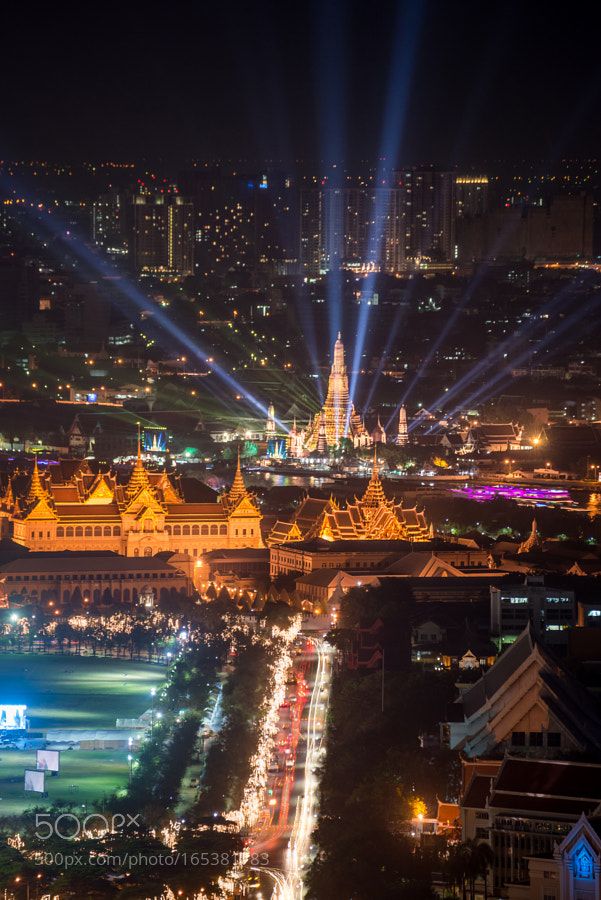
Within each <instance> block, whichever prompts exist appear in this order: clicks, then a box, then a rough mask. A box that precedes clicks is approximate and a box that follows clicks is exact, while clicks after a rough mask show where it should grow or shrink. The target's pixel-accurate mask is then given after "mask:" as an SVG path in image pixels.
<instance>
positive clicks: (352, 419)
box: [307, 332, 365, 452]
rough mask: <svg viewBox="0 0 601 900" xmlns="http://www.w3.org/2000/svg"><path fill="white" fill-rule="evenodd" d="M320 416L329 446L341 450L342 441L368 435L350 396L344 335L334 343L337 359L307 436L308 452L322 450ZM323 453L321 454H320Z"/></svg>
mask: <svg viewBox="0 0 601 900" xmlns="http://www.w3.org/2000/svg"><path fill="white" fill-rule="evenodd" d="M321 415H323V423H324V426H325V437H326V444H327V447H339V446H340V442H341V441H342V439H343V438H350V439H352V440H353V441H354V440H355V439H356V438H358V437H360V436H361V435H364V434H365V428H364V427H363V425H362V423H361V419H360V417H359V416H358V415H357V413H356V412H355V408H354V406H353V404H352V402H351V399H350V396H349V383H348V374H347V371H346V363H345V359H344V344H343V343H342V335H341V334H340V332H338V337H337V338H336V343H335V344H334V358H333V361H332V368H331V369H330V375H329V378H328V392H327V395H326V399H325V402H324V405H323V407H322V409H321V411H320V413H317V415H316V416H315V418H314V419H313V425H312V427H311V429H310V431H309V434H308V436H307V449H308V450H309V451H312V450H316V449H317V450H319V447H318V443H319V437H320V426H321ZM319 452H322V451H319Z"/></svg>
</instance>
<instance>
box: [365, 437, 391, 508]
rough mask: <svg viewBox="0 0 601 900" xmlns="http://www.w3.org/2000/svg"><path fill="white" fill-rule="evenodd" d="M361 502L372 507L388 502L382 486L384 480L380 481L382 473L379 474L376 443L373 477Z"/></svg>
mask: <svg viewBox="0 0 601 900" xmlns="http://www.w3.org/2000/svg"><path fill="white" fill-rule="evenodd" d="M361 502H362V503H363V505H364V506H370V507H378V506H382V504H383V503H386V494H385V493H384V488H383V487H382V482H381V481H380V475H379V474H378V450H377V447H376V445H375V444H374V461H373V465H372V470H371V478H370V480H369V484H368V485H367V489H366V491H365V493H364V494H363V497H362V498H361Z"/></svg>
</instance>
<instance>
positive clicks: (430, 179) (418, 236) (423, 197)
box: [400, 166, 455, 262]
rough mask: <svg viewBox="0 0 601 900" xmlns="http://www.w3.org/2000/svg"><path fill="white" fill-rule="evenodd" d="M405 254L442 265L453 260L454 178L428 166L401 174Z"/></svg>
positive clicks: (449, 173)
mask: <svg viewBox="0 0 601 900" xmlns="http://www.w3.org/2000/svg"><path fill="white" fill-rule="evenodd" d="M400 177H401V180H402V183H403V188H404V201H405V203H404V205H405V210H404V215H405V236H406V254H407V256H408V257H411V258H413V259H417V258H422V257H427V258H428V259H431V260H435V261H439V262H444V261H448V260H451V259H453V257H454V237H455V219H454V203H453V194H454V176H453V173H452V172H446V171H443V170H441V169H437V168H435V167H434V166H429V167H427V168H423V169H419V168H416V169H410V170H407V171H405V172H404V173H402V174H401V176H400Z"/></svg>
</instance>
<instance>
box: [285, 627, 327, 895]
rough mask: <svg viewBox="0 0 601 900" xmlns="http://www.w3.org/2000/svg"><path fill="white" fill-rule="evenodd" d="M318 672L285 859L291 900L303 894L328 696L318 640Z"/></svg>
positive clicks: (324, 656)
mask: <svg viewBox="0 0 601 900" xmlns="http://www.w3.org/2000/svg"><path fill="white" fill-rule="evenodd" d="M315 649H316V651H317V672H316V675H315V684H314V686H313V691H312V694H311V700H310V703H309V712H308V716H307V755H306V759H305V770H304V790H303V795H302V797H301V798H300V802H299V804H298V807H297V811H296V816H295V820H294V825H293V828H292V834H291V836H290V847H289V851H288V859H287V865H286V868H287V870H288V871H287V874H288V883H289V884H290V885H291V886H292V888H293V894H292V895H291V896H292V897H293V898H294V900H302V897H303V894H304V884H303V872H304V869H305V866H306V863H307V862H308V859H309V848H310V841H311V835H312V833H313V829H314V827H315V815H316V811H317V803H318V788H319V777H318V775H317V774H316V771H315V770H316V768H317V766H318V765H319V761H320V755H321V751H322V745H323V740H324V725H325V716H326V713H327V707H328V702H329V694H330V681H331V676H332V654H333V650H332V649H331V648H330V647H328V646H327V645H326V644H325V643H324V641H322V640H321V639H317V640H315Z"/></svg>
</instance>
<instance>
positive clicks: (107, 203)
mask: <svg viewBox="0 0 601 900" xmlns="http://www.w3.org/2000/svg"><path fill="white" fill-rule="evenodd" d="M126 205H127V200H126V198H125V196H124V195H123V194H120V193H119V192H118V191H115V190H113V191H110V192H109V193H108V194H102V195H101V196H100V197H98V199H97V200H96V201H95V203H94V205H93V207H92V239H93V240H94V243H95V244H98V246H99V247H102V248H103V250H105V251H106V252H107V253H108V254H109V255H111V256H124V255H126V254H127V252H128V240H127V220H126V217H127V211H126Z"/></svg>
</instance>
